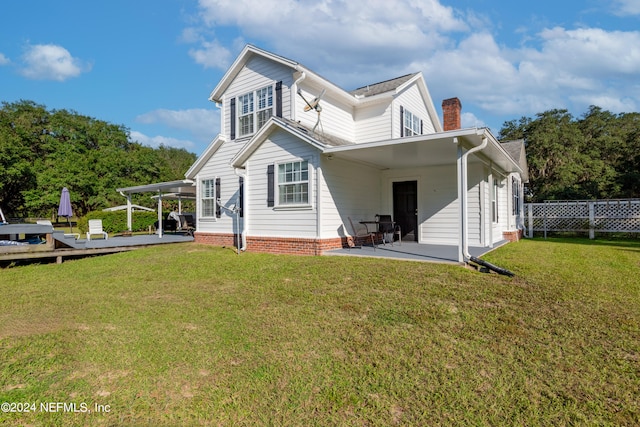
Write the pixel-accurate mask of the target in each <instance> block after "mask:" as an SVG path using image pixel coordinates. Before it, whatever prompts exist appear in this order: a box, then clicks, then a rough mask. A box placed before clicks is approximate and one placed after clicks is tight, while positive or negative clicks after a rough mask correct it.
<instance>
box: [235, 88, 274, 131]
mask: <svg viewBox="0 0 640 427" xmlns="http://www.w3.org/2000/svg"><path fill="white" fill-rule="evenodd" d="M237 105H238V107H237V108H238V130H239V136H245V135H251V134H252V133H254V132H256V131H257V130H259V129H260V128H261V127H262V126H264V124H265V123H266V122H267V120H269V117H271V116H272V115H273V86H267V87H264V88H261V89H258V90H256V91H253V92H249V93H245V94H244V95H240V96H238V103H237Z"/></svg>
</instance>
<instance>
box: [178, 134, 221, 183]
mask: <svg viewBox="0 0 640 427" xmlns="http://www.w3.org/2000/svg"><path fill="white" fill-rule="evenodd" d="M225 142H226V139H225V138H224V136H222V135H220V134H219V135H218V136H216V137H215V138H214V139H213V141H211V142H210V143H209V146H208V147H207V148H206V149H205V150H204V152H203V153H202V154H201V155H200V156H199V157H198V158H197V159H196V161H195V162H193V164H192V165H191V167H190V168H189V170H188V171H187V172H186V173H185V174H184V176H185V177H186V178H187V179H193V178H195V177H196V175H197V174H198V172H200V169H202V167H203V166H204V165H206V164H207V162H208V161H209V159H210V158H211V156H213V155H214V154H215V152H216V151H218V149H219V148H220V147H221V146H222V144H224V143H225Z"/></svg>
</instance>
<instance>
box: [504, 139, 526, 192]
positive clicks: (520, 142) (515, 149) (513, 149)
mask: <svg viewBox="0 0 640 427" xmlns="http://www.w3.org/2000/svg"><path fill="white" fill-rule="evenodd" d="M500 145H501V146H502V148H504V150H505V151H506V152H507V154H509V156H511V158H512V159H513V160H515V161H516V162H517V163H518V165H519V166H520V168H521V169H522V172H523V173H522V180H523V181H524V182H529V166H528V164H527V153H526V151H525V146H524V139H516V140H513V141H505V142H501V143H500Z"/></svg>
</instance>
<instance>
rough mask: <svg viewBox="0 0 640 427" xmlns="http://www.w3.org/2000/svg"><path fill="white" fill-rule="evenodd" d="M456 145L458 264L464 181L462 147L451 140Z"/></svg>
mask: <svg viewBox="0 0 640 427" xmlns="http://www.w3.org/2000/svg"><path fill="white" fill-rule="evenodd" d="M453 141H454V142H455V143H456V144H458V157H457V159H456V169H457V172H458V262H464V252H463V244H464V243H463V239H464V236H463V233H464V231H463V230H464V215H463V214H462V212H463V211H464V209H466V208H465V206H464V200H463V191H464V189H463V188H462V187H463V186H464V179H463V177H462V175H463V173H462V146H461V145H460V143H459V142H458V138H454V140H453Z"/></svg>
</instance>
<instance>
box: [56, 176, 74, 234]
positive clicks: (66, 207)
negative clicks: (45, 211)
mask: <svg viewBox="0 0 640 427" xmlns="http://www.w3.org/2000/svg"><path fill="white" fill-rule="evenodd" d="M58 216H65V217H67V222H68V223H69V228H70V229H71V232H72V233H73V227H72V226H71V220H70V218H71V217H72V216H73V210H71V197H69V190H68V189H67V187H64V188H63V189H62V194H60V205H59V206H58Z"/></svg>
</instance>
